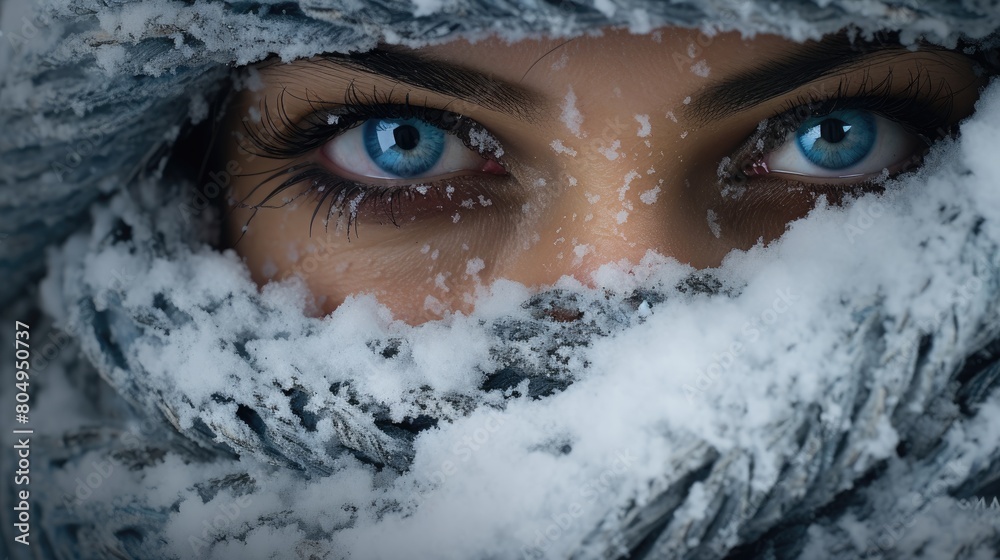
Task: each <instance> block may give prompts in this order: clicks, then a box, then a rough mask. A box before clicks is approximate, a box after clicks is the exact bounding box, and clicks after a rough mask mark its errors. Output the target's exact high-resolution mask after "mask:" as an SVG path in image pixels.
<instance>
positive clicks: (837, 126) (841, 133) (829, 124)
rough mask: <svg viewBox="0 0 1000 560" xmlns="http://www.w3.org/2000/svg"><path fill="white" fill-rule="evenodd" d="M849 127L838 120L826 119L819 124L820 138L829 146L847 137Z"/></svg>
mask: <svg viewBox="0 0 1000 560" xmlns="http://www.w3.org/2000/svg"><path fill="white" fill-rule="evenodd" d="M850 129H851V127H850V126H849V125H848V124H847V123H845V122H844V121H842V120H840V119H826V120H825V121H823V122H821V123H819V135H820V138H822V139H823V140H826V141H827V142H829V143H831V144H836V143H837V142H840V141H841V140H843V139H844V137H845V136H847V131H848V130H850Z"/></svg>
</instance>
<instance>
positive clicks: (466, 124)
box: [245, 87, 502, 162]
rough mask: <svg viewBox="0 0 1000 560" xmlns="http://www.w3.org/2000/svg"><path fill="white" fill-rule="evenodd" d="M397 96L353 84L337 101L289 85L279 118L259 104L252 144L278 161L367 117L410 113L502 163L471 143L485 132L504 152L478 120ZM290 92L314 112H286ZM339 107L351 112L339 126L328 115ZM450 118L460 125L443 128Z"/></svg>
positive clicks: (279, 105) (281, 98) (487, 149)
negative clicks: (302, 93) (475, 132)
mask: <svg viewBox="0 0 1000 560" xmlns="http://www.w3.org/2000/svg"><path fill="white" fill-rule="evenodd" d="M392 95H393V92H389V93H379V92H378V91H375V92H373V93H372V94H371V96H370V97H369V96H368V94H366V93H362V92H358V91H355V90H354V89H353V88H352V87H349V88H347V91H345V96H344V102H342V103H334V102H327V101H323V100H320V99H314V98H310V97H308V92H307V96H306V97H302V96H298V95H295V94H293V93H289V91H288V90H287V88H286V89H282V90H281V92H280V93H279V94H278V96H277V99H276V100H275V101H276V103H275V105H276V107H275V108H276V111H277V114H278V115H279V118H278V121H277V122H276V121H275V119H274V118H273V117H272V116H271V114H272V113H271V110H270V108H269V107H270V104H269V103H268V99H267V98H262V99H261V100H260V103H259V107H260V109H259V111H260V115H261V118H260V122H259V123H257V125H256V126H250V125H249V124H248V123H246V124H245V128H246V131H247V133H248V136H249V137H250V140H251V143H252V144H253V145H254V146H255V147H256V148H257V149H258V150H259V152H262V153H257V154H256V155H259V156H261V157H271V158H273V159H291V158H295V157H300V156H302V155H305V154H306V153H309V152H310V151H312V150H314V149H318V148H320V147H321V146H322V145H324V144H326V143H327V142H329V141H331V140H333V139H334V138H336V137H338V136H340V135H341V134H343V133H345V132H347V131H348V130H350V129H352V128H355V127H357V126H359V125H360V124H361V123H363V122H364V121H365V120H368V119H371V118H399V115H400V114H402V113H404V112H406V111H410V112H412V113H413V115H412V116H413V117H415V118H421V119H422V120H425V121H427V122H428V123H430V124H433V125H435V126H439V128H442V129H443V130H446V131H447V132H449V133H450V134H454V135H455V136H456V137H458V138H459V139H460V140H461V141H462V143H463V144H465V145H466V147H467V148H468V149H470V150H473V151H475V152H477V153H479V154H480V155H481V156H482V157H485V158H487V159H492V160H494V161H498V162H499V160H500V156H499V155H496V151H495V150H494V151H493V152H490V150H492V147H491V145H486V144H484V145H481V146H475V145H472V144H473V143H472V142H471V141H470V138H468V137H467V135H468V134H469V132H470V131H471V130H473V129H475V130H481V131H483V132H485V133H486V134H487V135H488V136H489V138H491V139H492V140H493V141H494V142H495V143H496V144H497V145H499V146H500V147H501V153H502V143H501V142H500V141H499V139H497V137H496V135H494V134H493V133H492V132H491V131H490V130H489V129H488V128H487V127H485V126H484V125H482V124H480V123H479V122H478V121H476V120H474V119H472V118H470V117H467V116H465V115H461V114H459V113H455V112H453V111H449V110H446V109H440V108H437V107H432V106H428V105H426V104H425V105H420V104H412V103H410V102H409V92H407V93H405V94H404V101H405V103H395V102H392V97H391V96H392ZM285 96H290V97H292V98H293V99H296V100H299V101H303V102H306V103H307V104H308V105H309V107H310V110H309V111H307V112H305V113H304V114H302V115H296V116H294V117H290V116H288V114H287V112H286V111H285V105H286V104H285V100H284V99H285ZM338 110H339V111H343V113H339V115H340V116H342V117H345V116H346V117H347V120H346V121H344V122H340V123H335V124H329V123H327V122H326V119H327V118H328V116H329V115H331V114H338V112H337V111H338ZM352 113H353V114H352ZM448 116H453V117H455V123H454V124H455V125H456V126H453V127H451V128H448V127H445V126H440V125H441V120H442V117H448ZM296 135H298V138H296V137H295V136H296Z"/></svg>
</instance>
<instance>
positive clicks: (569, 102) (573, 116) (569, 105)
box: [560, 86, 583, 137]
mask: <svg viewBox="0 0 1000 560" xmlns="http://www.w3.org/2000/svg"><path fill="white" fill-rule="evenodd" d="M561 108H562V115H561V116H560V118H561V119H562V123H563V124H564V125H566V128H567V129H569V131H570V132H572V133H573V135H574V136H577V137H579V136H580V135H581V132H580V126H581V125H583V115H582V114H581V113H580V110H579V109H577V108H576V93H574V92H573V87H572V86H570V87H569V90H568V91H567V92H566V97H564V98H563V103H562V106H561Z"/></svg>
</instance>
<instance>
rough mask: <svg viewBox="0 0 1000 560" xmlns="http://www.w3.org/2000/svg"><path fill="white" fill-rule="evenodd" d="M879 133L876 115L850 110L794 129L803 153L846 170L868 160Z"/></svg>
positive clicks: (826, 165)
mask: <svg viewBox="0 0 1000 560" xmlns="http://www.w3.org/2000/svg"><path fill="white" fill-rule="evenodd" d="M876 136H877V127H876V124H875V116H874V115H872V114H871V113H869V112H868V111H855V110H850V109H845V110H842V111H834V112H832V113H829V114H827V115H823V116H820V117H813V118H811V119H809V120H807V121H806V122H804V123H802V126H800V127H799V129H798V130H797V131H795V140H796V143H797V144H798V146H799V151H800V152H802V155H804V156H805V157H806V159H808V160H809V161H811V162H813V163H815V164H816V165H818V166H820V167H823V168H826V169H846V168H848V167H851V166H852V165H855V164H856V163H858V162H860V161H861V160H863V159H865V156H867V155H868V154H869V153H870V152H871V151H872V147H873V146H874V145H875V138H876Z"/></svg>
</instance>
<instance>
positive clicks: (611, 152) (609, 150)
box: [597, 140, 622, 161]
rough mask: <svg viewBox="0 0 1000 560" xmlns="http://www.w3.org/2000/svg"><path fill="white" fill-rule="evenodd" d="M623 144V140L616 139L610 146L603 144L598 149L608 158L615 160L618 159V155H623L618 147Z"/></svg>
mask: <svg viewBox="0 0 1000 560" xmlns="http://www.w3.org/2000/svg"><path fill="white" fill-rule="evenodd" d="M621 146H622V141H621V140H615V141H613V142H611V145H610V146H601V147H599V148H597V151H598V152H600V153H601V154H602V155H603V156H604V157H606V158H608V161H615V160H616V159H618V156H619V155H621V154H619V153H618V148H621Z"/></svg>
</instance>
